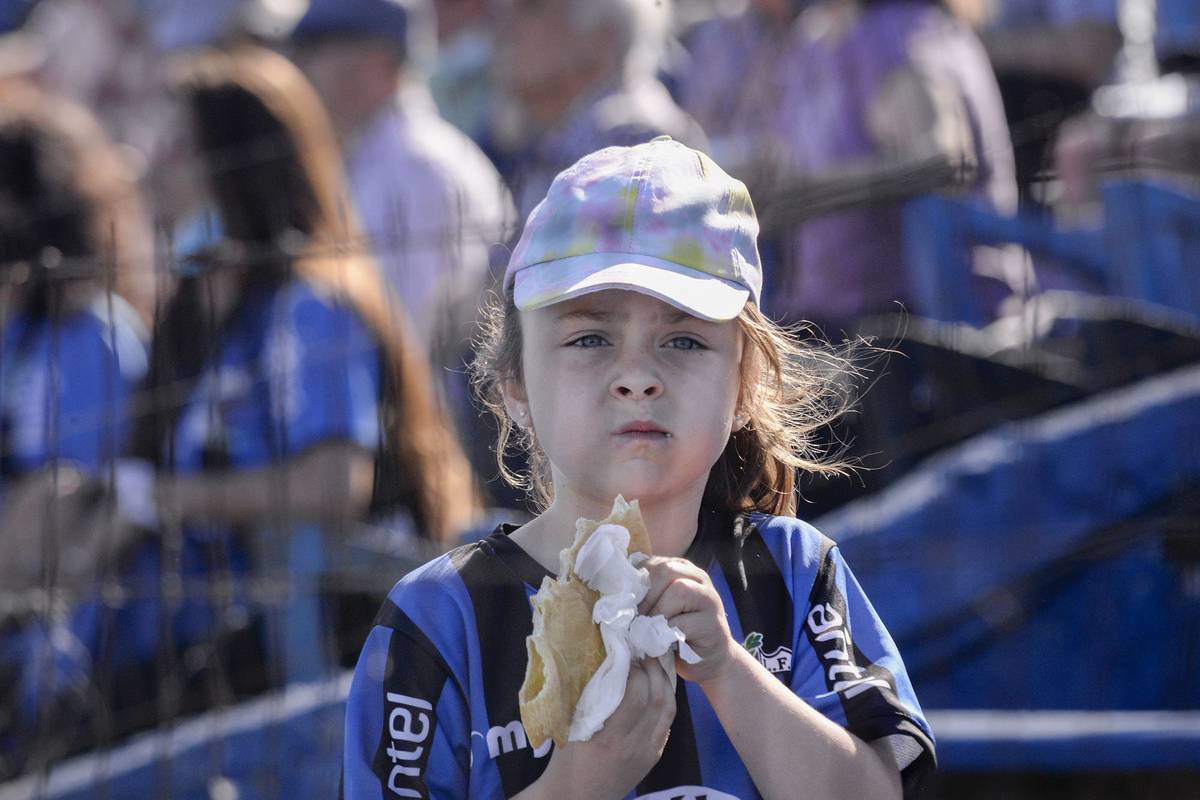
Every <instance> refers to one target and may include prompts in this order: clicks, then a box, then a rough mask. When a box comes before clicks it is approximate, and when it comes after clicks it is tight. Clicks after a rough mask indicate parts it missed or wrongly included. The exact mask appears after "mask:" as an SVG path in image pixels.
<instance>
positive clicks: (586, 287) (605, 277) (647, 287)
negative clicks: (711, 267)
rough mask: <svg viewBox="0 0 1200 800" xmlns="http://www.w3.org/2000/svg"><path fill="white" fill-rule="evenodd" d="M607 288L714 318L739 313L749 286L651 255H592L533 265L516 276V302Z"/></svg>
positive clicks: (535, 303) (539, 304)
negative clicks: (655, 299) (644, 296)
mask: <svg viewBox="0 0 1200 800" xmlns="http://www.w3.org/2000/svg"><path fill="white" fill-rule="evenodd" d="M605 289H628V290H630V291H634V292H641V293H642V294H647V295H650V296H651V297H655V298H658V299H659V300H662V301H663V302H664V303H669V304H671V305H673V306H675V307H676V308H678V309H679V310H681V311H686V312H687V313H689V314H692V315H693V316H696V317H699V318H701V319H706V320H709V321H711V322H724V321H726V320H731V319H734V318H735V317H737V315H738V314H740V313H741V311H742V308H744V307H745V305H746V301H747V300H748V299H749V298H750V290H749V289H746V288H744V287H742V286H739V285H738V284H736V283H734V282H733V281H729V280H726V279H724V278H719V277H717V276H715V275H709V274H707V273H704V272H700V271H698V270H694V269H689V268H687V267H684V266H681V265H679V264H676V263H675V262H673V261H666V260H665V259H661V258H652V257H650V256H635V255H630V254H629V253H588V254H586V255H580V256H571V257H569V258H560V259H556V260H555V261H553V262H544V263H540V264H534V265H531V266H529V267H526V268H525V269H522V270H520V271H519V272H517V273H516V274H515V275H514V276H513V302H514V303H515V304H516V306H517V308H518V309H520V310H522V311H531V310H533V309H537V308H544V307H546V306H550V305H554V304H555V303H561V302H563V301H564V300H570V299H572V298H575V297H580V296H582V295H585V294H591V293H592V292H600V291H604V290H605Z"/></svg>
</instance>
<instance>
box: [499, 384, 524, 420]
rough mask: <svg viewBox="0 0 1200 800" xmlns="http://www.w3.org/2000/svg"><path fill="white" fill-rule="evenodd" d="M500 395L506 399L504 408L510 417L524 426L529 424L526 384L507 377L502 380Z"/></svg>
mask: <svg viewBox="0 0 1200 800" xmlns="http://www.w3.org/2000/svg"><path fill="white" fill-rule="evenodd" d="M500 397H501V398H503V400H504V410H505V411H507V412H508V416H509V418H510V419H512V420H514V421H515V422H516V423H517V424H518V425H520V426H521V427H522V428H524V427H527V426H528V424H529V396H528V395H527V394H526V393H525V385H524V384H523V383H521V382H520V381H519V380H517V379H516V378H505V379H504V380H502V381H500Z"/></svg>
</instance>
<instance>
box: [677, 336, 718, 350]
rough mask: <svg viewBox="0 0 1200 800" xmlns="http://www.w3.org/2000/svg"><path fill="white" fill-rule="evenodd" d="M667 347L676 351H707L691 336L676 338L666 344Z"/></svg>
mask: <svg viewBox="0 0 1200 800" xmlns="http://www.w3.org/2000/svg"><path fill="white" fill-rule="evenodd" d="M667 347H672V348H674V349H676V350H707V349H708V348H707V347H705V346H704V345H703V344H701V343H700V342H699V341H698V340H696V339H693V338H692V337H691V336H676V337H674V338H672V339H671V340H669V341H668V342H667Z"/></svg>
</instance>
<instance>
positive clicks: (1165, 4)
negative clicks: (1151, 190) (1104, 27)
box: [1053, 0, 1200, 226]
mask: <svg viewBox="0 0 1200 800" xmlns="http://www.w3.org/2000/svg"><path fill="white" fill-rule="evenodd" d="M1154 10H1155V18H1154V35H1153V37H1152V39H1150V38H1149V37H1147V42H1146V43H1149V42H1150V41H1152V42H1153V58H1154V63H1153V64H1152V65H1150V69H1149V70H1143V72H1149V73H1150V74H1148V75H1147V74H1143V75H1142V76H1140V78H1134V79H1127V80H1124V81H1118V82H1116V83H1114V84H1113V85H1111V86H1106V87H1101V89H1099V90H1098V91H1097V92H1096V95H1095V97H1094V102H1093V103H1092V108H1091V109H1089V110H1088V111H1086V112H1084V113H1082V114H1077V115H1075V116H1074V117H1072V118H1071V119H1069V120H1067V121H1066V122H1064V123H1063V125H1062V127H1061V128H1060V129H1059V131H1058V136H1057V139H1056V140H1055V142H1054V149H1053V155H1054V167H1055V175H1056V177H1057V178H1058V181H1059V188H1060V190H1059V192H1058V194H1057V195H1056V196H1055V197H1054V198H1053V199H1054V211H1055V215H1056V219H1057V220H1058V221H1059V222H1060V223H1062V224H1065V225H1080V224H1081V225H1085V226H1086V225H1094V224H1096V223H1097V221H1098V220H1099V218H1100V215H1101V211H1102V209H1101V207H1100V202H1101V198H1100V186H1101V183H1102V182H1103V180H1104V178H1105V177H1106V176H1112V175H1114V174H1116V173H1118V172H1121V171H1124V172H1128V171H1129V170H1136V169H1141V170H1147V171H1151V172H1154V173H1156V174H1158V175H1160V176H1161V175H1167V174H1174V176H1175V177H1176V178H1184V179H1188V178H1195V177H1197V176H1200V4H1197V3H1195V2H1193V1H1192V0H1157V1H1156V3H1155V6H1154ZM1126 49H1129V45H1128V44H1127V48H1126ZM1127 60H1128V59H1127Z"/></svg>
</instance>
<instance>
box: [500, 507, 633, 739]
mask: <svg viewBox="0 0 1200 800" xmlns="http://www.w3.org/2000/svg"><path fill="white" fill-rule="evenodd" d="M607 523H612V524H614V525H620V526H622V527H623V528H625V529H626V530H628V531H629V548H628V552H630V553H645V554H646V555H650V537H649V536H648V535H647V533H646V525H645V523H644V522H643V521H642V515H641V512H640V511H639V510H638V504H637V501H636V500H634V501H633V502H632V503H626V502H625V499H624V498H623V497H620V496H618V497H617V499H616V500H615V501H613V509H612V513H611V514H609V515H608V517H607V518H606V519H602V520H598V521H596V520H590V519H580V520H576V522H575V541H574V542H573V543H572V544H571V546H570V547H568V548H566V549H565V550H563V551H562V553H561V554H559V574H558V578H557V579H553V578H549V577H547V578H543V579H542V585H541V587H540V588H539V589H538V592H537V594H535V595H534V596H533V600H532V602H533V634H532V635H531V636H529V637H528V638H526V640H525V649H526V652H527V653H528V655H529V661H528V663H527V664H526V666H525V681H524V683H522V684H521V691H520V695H519V700H520V704H521V724H522V725H524V726H525V736H526V738H527V739H528V740H529V743H530V746H532V747H534V748H535V749H536V748H538V747H540V746H541V745H542V743H543V742H545V741H546V739H547V738H551V739H553V740H554V743H555V745H557V746H559V747H561V746H563V745H564V744H566V742H567V731H568V729H569V728H570V727H571V716H572V715H573V714H574V713H575V705H576V704H577V703H578V702H579V696H580V695H581V694H582V693H583V687H584V686H586V685H587V682H588V681H589V680H591V677H592V675H594V674H595V672H596V670H597V668H599V666H600V664H601V663H602V662H603V661H604V656H605V652H604V642H603V641H602V640H601V638H600V626H599V625H597V624H596V623H594V622H592V607H593V606H594V605H595V604H596V600H597V599H598V598H599V597H600V593H599V592H597V591H595V590H594V589H591V588H589V587H588V586H587V585H586V584H585V583H584V582H583V581H581V580H580V579H579V577H578V576H577V575H576V574H575V569H574V564H575V556H576V555H577V554H578V553H579V548H581V547H583V544H584V542H586V541H587V540H588V537H590V536H591V535H592V534H593V533H594V532H595V530H596V529H597V528H599V527H600V526H601V525H604V524H607Z"/></svg>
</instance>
